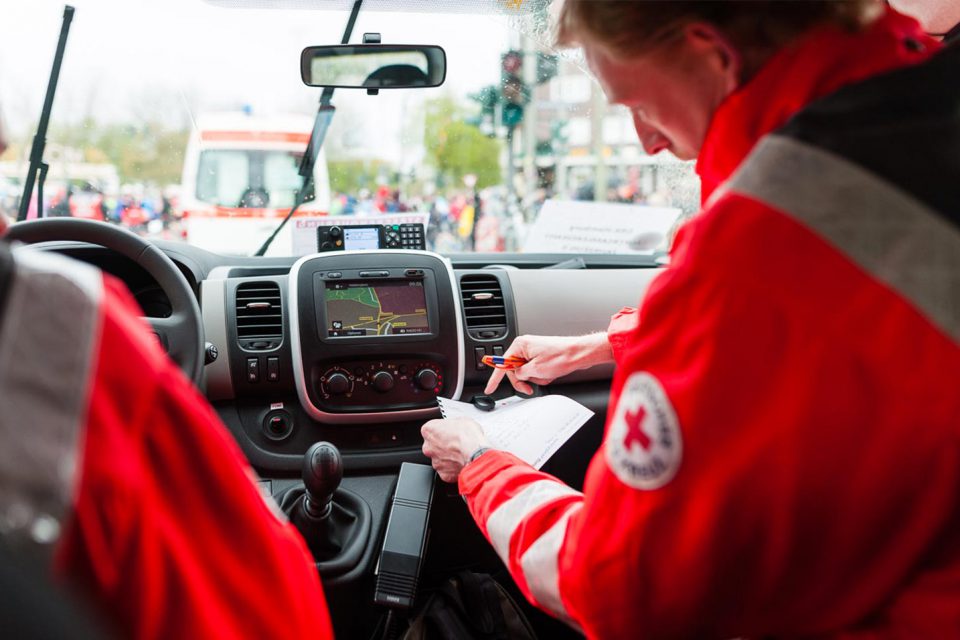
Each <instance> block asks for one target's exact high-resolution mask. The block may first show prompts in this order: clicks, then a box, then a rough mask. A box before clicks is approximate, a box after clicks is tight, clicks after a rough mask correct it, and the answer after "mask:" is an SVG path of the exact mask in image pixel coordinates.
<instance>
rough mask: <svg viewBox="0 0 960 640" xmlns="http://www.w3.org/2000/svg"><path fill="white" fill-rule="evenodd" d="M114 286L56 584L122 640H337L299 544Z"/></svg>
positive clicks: (110, 284) (107, 296)
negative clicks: (75, 592)
mask: <svg viewBox="0 0 960 640" xmlns="http://www.w3.org/2000/svg"><path fill="white" fill-rule="evenodd" d="M105 280H106V284H105V292H104V300H103V304H102V309H103V321H102V330H101V338H100V345H99V354H98V357H97V359H98V362H97V364H96V373H95V377H94V379H93V384H92V391H91V394H92V395H91V400H90V406H89V415H88V419H87V424H86V429H85V435H84V442H83V449H82V450H83V457H82V463H81V469H80V480H79V487H78V490H77V493H76V496H75V509H74V514H73V519H72V521H71V522H70V523H69V526H68V528H67V530H66V533H65V538H64V539H63V540H62V541H61V544H60V547H59V549H58V568H59V573H60V575H62V576H64V577H65V578H66V579H67V580H68V581H69V582H71V583H72V584H74V585H77V586H79V587H80V590H81V592H82V593H84V594H85V595H86V596H87V597H88V598H89V599H90V600H91V601H92V603H93V604H94V605H96V606H97V608H99V610H100V611H101V612H102V613H103V614H104V617H105V619H107V620H109V621H111V622H113V623H114V625H115V627H116V629H117V631H119V632H120V633H121V635H122V636H124V637H138V638H191V637H232V638H244V637H245V638H268V637H284V638H291V637H305V636H308V635H309V636H311V637H317V638H330V637H332V631H331V626H330V620H329V614H328V612H327V607H326V603H325V600H324V595H323V590H322V587H321V584H320V580H319V577H318V575H317V572H316V568H315V566H314V564H313V561H312V558H311V557H310V554H309V552H308V551H307V549H306V546H305V544H304V543H303V541H302V540H301V539H300V537H299V534H298V533H297V532H296V531H295V529H294V528H293V527H292V526H291V525H290V524H289V523H287V522H286V521H285V520H284V518H283V517H282V515H281V514H280V513H279V512H278V510H277V509H276V508H275V506H273V505H272V504H270V503H268V502H267V500H265V499H264V498H263V497H262V496H261V494H260V492H259V489H258V488H257V486H256V485H255V483H254V476H253V472H252V470H251V469H250V468H249V466H248V464H247V462H246V461H245V459H244V457H243V455H242V453H241V452H240V450H239V448H238V447H237V445H236V443H235V442H234V441H233V440H232V438H231V437H230V435H229V434H228V432H227V430H226V427H224V425H223V424H222V423H221V421H220V420H219V418H218V416H217V415H216V414H215V413H214V411H213V409H212V408H211V407H210V405H209V404H208V403H207V401H206V400H205V399H204V398H203V397H202V396H201V395H200V394H199V393H198V392H197V390H196V389H195V388H194V387H193V386H192V385H191V384H190V382H189V381H188V380H187V379H186V378H185V376H184V375H183V374H182V373H181V372H180V370H179V369H178V368H177V367H175V366H174V365H173V363H172V362H170V360H169V359H168V358H167V357H166V356H165V355H164V354H163V353H162V352H161V351H160V349H159V347H158V346H157V344H156V342H155V340H154V338H153V337H152V336H151V335H150V334H149V333H148V331H147V327H146V325H145V324H144V322H143V320H142V319H140V318H138V317H137V316H138V315H139V310H138V309H137V308H136V304H135V303H134V302H133V300H132V298H131V297H130V295H129V293H128V292H127V291H126V290H125V289H124V288H123V287H122V285H120V284H119V283H117V282H116V281H114V280H112V279H109V278H106V279H105Z"/></svg>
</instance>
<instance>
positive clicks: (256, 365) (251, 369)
mask: <svg viewBox="0 0 960 640" xmlns="http://www.w3.org/2000/svg"><path fill="white" fill-rule="evenodd" d="M247 382H251V383H254V382H260V359H259V358H247Z"/></svg>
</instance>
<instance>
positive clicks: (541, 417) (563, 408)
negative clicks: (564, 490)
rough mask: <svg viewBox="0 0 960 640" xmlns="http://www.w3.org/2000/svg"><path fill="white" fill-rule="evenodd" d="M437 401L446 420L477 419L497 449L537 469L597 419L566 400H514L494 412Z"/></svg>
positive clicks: (516, 397)
mask: <svg viewBox="0 0 960 640" xmlns="http://www.w3.org/2000/svg"><path fill="white" fill-rule="evenodd" d="M437 401H438V402H439V403H440V411H441V412H442V413H443V415H444V417H446V418H457V417H466V418H473V419H474V420H476V421H477V422H478V423H479V424H480V426H481V427H483V431H484V433H486V435H487V438H489V439H490V442H491V443H493V446H494V447H496V448H497V449H502V450H504V451H508V452H510V453H512V454H513V455H515V456H517V457H518V458H520V459H521V460H523V461H524V462H527V463H529V464H530V465H532V466H533V467H535V468H537V469H539V468H540V467H542V466H543V464H544V463H545V462H546V461H547V460H549V459H550V456H552V455H553V454H554V453H556V452H557V450H558V449H560V447H561V446H563V443H565V442H566V441H567V440H569V439H570V437H571V436H572V435H573V434H574V433H576V432H577V430H579V429H580V427H582V426H583V425H584V424H586V422H587V420H589V419H590V416H592V415H593V411H590V409H587V408H586V407H585V406H583V405H582V404H580V403H579V402H576V401H575V400H571V399H570V398H567V397H566V396H542V397H540V398H530V399H526V398H521V397H519V396H513V397H512V398H506V399H504V400H499V401H497V407H496V409H494V410H493V411H480V410H479V409H477V408H476V407H475V406H473V405H472V404H470V403H469V402H458V401H456V400H447V399H446V398H437Z"/></svg>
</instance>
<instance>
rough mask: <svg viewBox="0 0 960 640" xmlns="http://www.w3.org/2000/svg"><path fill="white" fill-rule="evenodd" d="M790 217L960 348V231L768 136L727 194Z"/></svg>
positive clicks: (898, 193) (871, 177) (885, 188)
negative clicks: (731, 193) (844, 256)
mask: <svg viewBox="0 0 960 640" xmlns="http://www.w3.org/2000/svg"><path fill="white" fill-rule="evenodd" d="M723 192H724V193H728V192H734V193H739V194H741V195H744V196H746V197H749V198H752V199H755V200H758V201H760V202H763V203H765V204H767V205H769V206H771V207H773V208H775V209H777V210H778V211H780V212H781V213H784V214H786V215H788V216H791V217H792V218H794V219H795V220H797V221H798V222H800V223H801V224H803V225H804V226H806V227H807V228H809V229H811V230H812V231H814V232H815V233H817V234H818V235H819V236H821V237H822V238H824V239H825V240H826V241H827V242H829V243H830V244H832V245H833V246H834V247H835V248H837V249H838V250H839V251H841V252H842V253H843V254H844V255H846V256H847V257H848V258H849V259H850V260H852V261H853V262H854V263H856V264H857V265H859V266H860V267H861V268H862V269H863V270H865V271H866V272H867V273H869V274H871V275H872V277H874V278H875V279H877V280H878V281H880V282H882V283H884V284H886V285H887V286H888V287H890V288H891V289H893V290H894V291H896V292H897V293H899V294H900V295H901V296H903V297H904V298H905V299H906V300H908V301H909V302H910V303H911V304H913V305H914V306H915V307H916V308H917V309H918V310H919V311H920V312H921V313H922V314H924V315H925V316H926V317H927V318H928V319H929V320H930V321H931V322H933V323H934V324H935V325H936V326H938V327H939V328H940V329H941V330H942V331H944V332H945V333H946V334H947V335H949V336H950V337H951V338H952V339H953V340H954V341H955V342H960V298H958V295H960V229H958V228H957V227H955V226H954V225H953V224H951V223H950V222H949V221H948V220H947V219H946V218H944V217H943V216H941V215H939V214H938V213H937V212H936V211H934V210H933V209H931V208H930V207H928V206H927V205H925V204H924V203H922V202H921V201H919V200H917V199H916V198H914V197H913V196H912V195H910V194H908V193H907V192H905V191H903V190H901V189H899V188H898V187H896V186H894V185H892V184H890V183H889V182H887V181H885V180H883V179H882V178H880V177H879V176H877V175H875V174H873V173H871V172H869V171H867V170H865V169H863V168H862V167H860V166H859V165H857V164H854V163H853V162H850V161H849V160H846V159H845V158H842V157H840V156H838V155H836V154H834V153H831V152H829V151H825V150H823V149H821V148H818V147H815V146H812V145H809V144H806V143H804V142H800V141H798V140H795V139H793V138H789V137H785V136H780V135H770V136H767V137H766V138H764V139H763V140H762V141H761V142H760V143H759V144H758V145H757V147H756V148H755V149H754V151H753V152H752V153H751V154H750V156H749V157H748V158H747V160H745V161H744V163H743V164H742V165H741V167H740V169H738V170H737V172H736V173H735V174H734V175H733V176H732V177H731V179H730V180H729V181H728V183H727V184H726V185H725V187H724V189H723Z"/></svg>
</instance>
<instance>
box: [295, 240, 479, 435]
mask: <svg viewBox="0 0 960 640" xmlns="http://www.w3.org/2000/svg"><path fill="white" fill-rule="evenodd" d="M346 229H349V227H345V228H344V230H346ZM290 280H291V283H290V284H291V289H290V294H289V299H290V300H291V303H292V307H291V316H292V317H291V320H292V323H291V338H292V348H293V351H294V363H293V364H294V379H295V381H296V383H297V392H298V395H299V396H300V400H301V405H302V406H303V408H304V409H305V410H306V411H307V413H308V414H310V415H311V417H313V418H314V419H315V420H319V421H322V422H325V423H349V422H364V421H374V420H375V421H377V422H382V421H384V420H385V419H388V417H389V416H391V415H393V416H396V417H397V418H398V419H399V418H402V417H406V418H414V417H431V416H432V415H433V414H434V413H436V411H437V402H436V399H437V397H438V396H442V397H447V398H457V397H459V394H460V390H461V388H462V385H463V366H464V365H463V362H464V358H463V342H462V335H463V325H462V315H461V310H460V300H459V291H458V290H457V289H456V280H455V277H454V276H453V274H452V270H451V267H450V264H449V263H448V262H446V261H445V260H444V259H443V258H442V257H440V256H437V255H436V254H432V253H429V252H426V251H370V252H366V251H356V250H355V251H345V252H343V253H326V254H319V255H313V256H307V257H305V258H303V259H302V260H300V261H298V262H297V264H295V265H294V267H293V269H292V270H291V273H290Z"/></svg>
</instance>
